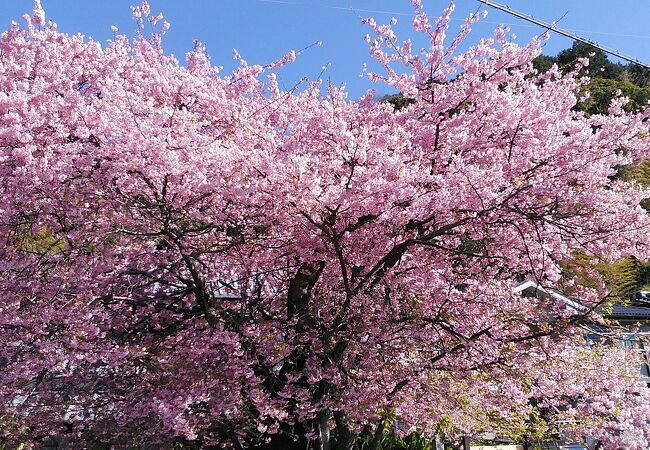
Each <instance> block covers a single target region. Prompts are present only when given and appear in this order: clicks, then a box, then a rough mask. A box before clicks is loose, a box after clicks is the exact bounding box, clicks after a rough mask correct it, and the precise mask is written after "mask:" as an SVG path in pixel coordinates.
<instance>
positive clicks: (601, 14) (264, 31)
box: [0, 0, 650, 98]
mask: <svg viewBox="0 0 650 450" xmlns="http://www.w3.org/2000/svg"><path fill="white" fill-rule="evenodd" d="M0 1H1V2H2V6H0V28H2V29H5V28H6V27H7V26H8V25H9V23H10V22H11V20H12V19H14V20H17V21H18V22H22V20H21V19H20V17H21V16H22V14H23V13H25V12H31V10H32V5H33V3H32V0H0ZM502 2H503V3H508V5H509V6H510V7H511V8H513V9H516V10H519V11H522V12H525V13H527V14H530V15H533V16H535V17H536V18H538V19H541V20H545V21H553V20H557V19H559V18H560V17H562V16H564V17H563V18H562V20H561V21H560V22H559V26H560V27H563V28H566V29H569V30H572V31H575V32H577V33H579V34H580V35H582V36H584V37H587V38H589V39H592V40H594V41H596V42H598V43H600V44H601V45H604V46H606V47H609V48H613V49H616V50H618V51H620V52H622V53H624V54H627V55H630V56H633V57H635V58H638V59H640V60H642V61H645V62H647V63H650V29H648V27H647V24H648V23H650V2H647V1H645V0H644V1H641V0H618V1H616V2H612V1H611V0H502ZM133 3H136V0H108V1H107V0H85V1H79V0H42V4H43V7H44V8H45V11H46V14H47V17H48V18H49V19H53V20H55V21H56V22H57V24H58V25H59V29H60V30H62V31H64V32H67V33H77V32H80V33H82V34H85V35H88V36H93V37H94V38H95V39H96V40H99V41H105V40H107V39H110V38H111V36H112V33H111V30H110V28H111V25H116V26H117V27H118V28H119V29H120V32H123V33H126V34H132V31H133V29H134V24H133V22H132V20H131V11H130V9H129V6H130V5H131V4H133ZM447 3H448V1H447V0H425V5H426V10H427V12H428V13H429V15H430V16H432V17H433V16H437V15H438V13H439V12H440V11H441V10H442V9H443V8H444V7H445V6H446V5H447ZM150 4H151V7H152V11H153V12H154V13H157V12H163V14H164V15H165V19H166V20H168V21H169V22H170V23H171V29H170V31H169V32H168V34H167V35H166V36H165V42H164V47H165V50H166V52H168V53H173V54H174V55H177V56H180V59H181V60H182V59H183V55H184V53H185V52H186V51H188V50H189V49H190V48H191V47H192V42H193V41H194V39H198V40H200V41H202V42H203V43H204V44H206V46H207V49H208V53H209V54H210V55H211V58H212V62H213V63H214V64H217V65H223V66H224V69H225V71H226V72H228V71H229V70H230V69H231V68H232V67H233V66H234V64H235V63H234V61H233V59H232V49H233V48H236V49H237V50H238V51H239V52H240V53H241V55H242V56H243V57H244V58H245V59H246V60H248V61H249V62H250V63H259V64H266V63H269V62H272V61H273V60H275V59H277V58H279V57H281V56H282V55H283V54H285V53H286V52H287V51H288V50H292V49H295V50H299V49H302V48H304V47H307V46H309V45H310V44H312V43H314V42H316V41H322V45H320V46H314V47H311V48H309V49H307V50H306V51H304V52H303V53H302V54H301V55H300V56H299V58H298V60H297V61H296V62H295V63H293V64H291V65H290V66H289V67H287V68H284V69H283V70H282V72H281V73H280V76H281V82H282V83H283V85H284V87H285V88H287V89H289V88H291V87H292V86H293V85H294V84H295V83H296V82H297V81H298V80H300V78H301V77H303V76H306V77H308V78H310V79H313V78H316V77H317V76H318V75H319V73H320V71H321V67H322V66H324V65H327V64H330V67H329V69H328V70H327V72H325V74H324V78H326V79H330V80H331V81H332V82H334V83H336V84H340V83H344V82H345V83H346V84H347V86H348V91H349V92H350V96H351V97H352V98H357V97H359V96H360V95H361V94H362V93H363V92H365V90H366V89H368V88H374V89H376V90H377V91H378V92H379V93H380V94H384V93H387V92H390V91H389V90H388V89H387V88H386V87H384V86H381V85H375V84H371V83H369V82H368V81H366V80H363V79H360V78H359V73H360V72H361V66H362V64H363V63H364V62H370V57H369V56H368V48H367V44H366V43H365V42H364V41H363V39H362V38H363V35H364V34H365V33H366V32H367V29H366V27H364V26H363V25H361V24H360V23H359V18H360V17H368V16H372V17H375V19H377V21H378V22H387V21H389V20H390V18H391V16H394V17H396V18H397V19H398V20H399V23H398V26H397V31H398V32H399V33H400V37H414V36H413V32H412V31H411V30H410V26H409V24H410V20H411V13H412V8H411V5H410V1H408V0H319V1H316V0H201V1H200V0H184V1H180V0H150ZM477 8H480V9H481V10H482V9H487V10H488V11H489V15H488V17H487V18H486V19H484V20H483V21H481V22H480V23H479V24H477V25H475V26H474V27H473V30H474V31H473V32H472V35H471V37H470V41H472V40H476V39H478V38H480V37H484V36H489V35H491V34H492V31H493V30H494V27H495V26H496V24H497V23H504V24H508V25H510V27H511V31H512V32H513V33H515V34H516V35H517V41H518V42H520V43H522V44H524V43H526V42H527V41H528V40H530V38H531V37H532V36H533V35H535V34H538V33H539V32H540V29H539V28H538V27H536V26H534V25H532V24H529V23H527V22H524V21H523V20H520V19H516V18H514V17H512V16H509V15H507V14H505V13H503V12H501V11H498V10H495V9H492V8H489V7H486V6H485V5H481V4H480V3H479V2H478V1H476V0H457V1H456V11H455V13H454V16H453V17H454V25H455V26H458V25H459V24H460V23H461V22H462V20H463V19H464V17H465V16H467V15H468V14H469V13H471V12H473V11H476V10H477ZM570 45H571V41H570V40H569V39H567V38H564V37H561V36H558V35H553V37H552V39H551V40H550V41H549V42H547V43H546V45H545V47H544V53H546V54H556V53H557V52H558V51H559V50H561V49H563V48H566V47H569V46H570Z"/></svg>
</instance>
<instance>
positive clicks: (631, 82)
mask: <svg viewBox="0 0 650 450" xmlns="http://www.w3.org/2000/svg"><path fill="white" fill-rule="evenodd" d="M579 58H588V59H589V65H588V66H587V67H586V68H584V69H582V70H581V72H580V74H581V75H589V76H590V77H591V82H590V83H589V86H588V87H587V91H588V92H589V94H590V97H589V98H588V99H587V100H586V101H584V102H581V103H579V104H578V105H577V109H579V110H581V111H584V112H585V113H587V114H588V115H592V114H607V111H608V108H609V104H610V102H611V101H612V99H613V98H614V97H615V96H616V95H617V94H618V93H619V91H620V95H624V96H626V97H629V99H630V102H629V103H628V104H627V105H626V106H625V109H626V110H627V111H636V110H639V109H641V108H643V107H645V106H646V105H647V103H648V100H650V84H649V83H650V70H648V69H646V68H644V67H641V66H639V65H637V64H627V65H621V64H615V63H613V62H611V61H609V59H608V58H607V55H606V54H605V52H603V51H602V50H600V49H597V48H595V47H592V46H590V45H588V44H584V43H582V42H574V44H573V46H572V47H571V48H568V49H565V50H562V51H561V52H560V53H559V54H558V55H557V56H548V55H540V56H538V57H537V58H535V60H534V61H533V66H534V67H535V69H537V70H538V71H539V72H546V71H547V70H549V69H550V68H551V67H552V66H553V64H557V65H558V67H559V68H560V69H561V70H562V71H563V72H565V73H566V72H569V71H571V70H573V69H574V68H575V65H576V63H577V61H578V59H579Z"/></svg>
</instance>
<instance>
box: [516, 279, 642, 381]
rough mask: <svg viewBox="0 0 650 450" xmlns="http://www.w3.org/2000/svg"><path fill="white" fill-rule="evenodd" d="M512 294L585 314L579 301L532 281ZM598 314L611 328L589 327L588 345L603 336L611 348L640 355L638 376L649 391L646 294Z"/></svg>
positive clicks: (640, 293) (601, 326)
mask: <svg viewBox="0 0 650 450" xmlns="http://www.w3.org/2000/svg"><path fill="white" fill-rule="evenodd" d="M514 291H515V292H520V293H522V295H524V296H526V297H538V298H539V297H540V296H544V297H551V298H553V299H555V300H557V301H559V302H562V303H563V304H565V305H566V308H567V309H568V310H572V311H575V312H576V313H583V312H586V311H587V310H588V308H587V307H585V306H584V305H582V304H581V303H580V302H579V301H576V300H575V299H571V298H569V297H568V296H566V295H565V294H563V293H562V292H561V291H559V290H557V289H552V288H547V287H543V286H540V285H539V284H538V283H536V282H534V281H523V282H521V283H519V284H518V285H517V286H515V289H514ZM598 312H599V313H600V314H601V315H602V316H603V318H604V319H606V320H607V321H608V322H609V323H611V324H612V326H610V327H608V326H605V325H594V324H591V327H592V328H593V330H594V332H593V333H587V334H586V336H585V337H586V338H587V339H588V340H592V341H602V340H603V336H607V338H606V339H607V340H608V343H610V344H612V345H620V346H624V347H626V348H630V349H634V350H637V351H638V352H640V353H641V354H642V356H643V358H642V360H643V362H642V364H641V367H640V369H639V370H640V376H641V378H642V379H643V381H645V382H646V383H647V385H648V387H650V292H638V293H637V294H636V295H635V297H634V299H633V300H631V301H630V302H629V304H627V305H620V304H616V305H613V306H611V307H610V308H603V309H601V310H600V311H598ZM644 337H645V339H644Z"/></svg>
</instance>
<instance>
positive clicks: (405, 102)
mask: <svg viewBox="0 0 650 450" xmlns="http://www.w3.org/2000/svg"><path fill="white" fill-rule="evenodd" d="M380 101H382V102H387V103H390V104H392V105H393V108H395V111H399V110H400V109H403V108H406V107H407V106H409V105H412V104H413V103H415V100H414V99H412V98H408V97H405V96H404V95H403V94H401V93H400V94H393V95H385V96H384V97H382V98H381V99H380Z"/></svg>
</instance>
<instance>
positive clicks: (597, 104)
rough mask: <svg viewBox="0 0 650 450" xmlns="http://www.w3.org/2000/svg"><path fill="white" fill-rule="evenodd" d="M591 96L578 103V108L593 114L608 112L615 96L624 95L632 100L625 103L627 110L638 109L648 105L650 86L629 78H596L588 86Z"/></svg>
mask: <svg viewBox="0 0 650 450" xmlns="http://www.w3.org/2000/svg"><path fill="white" fill-rule="evenodd" d="M587 89H588V91H589V98H587V99H586V100H585V101H584V102H581V103H580V104H579V105H578V109H580V110H581V111H584V112H586V113H587V114H589V115H592V114H607V111H608V108H609V105H610V103H611V101H612V99H613V98H614V97H616V96H617V95H623V96H625V97H628V98H629V99H630V101H629V102H628V103H627V105H625V107H624V109H625V110H626V111H638V110H639V109H641V108H643V107H645V106H647V104H648V101H649V100H650V87H639V86H637V85H636V84H634V83H632V82H631V81H628V80H618V79H608V78H600V77H598V78H594V79H592V80H591V82H590V83H589V86H588V88H587Z"/></svg>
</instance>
